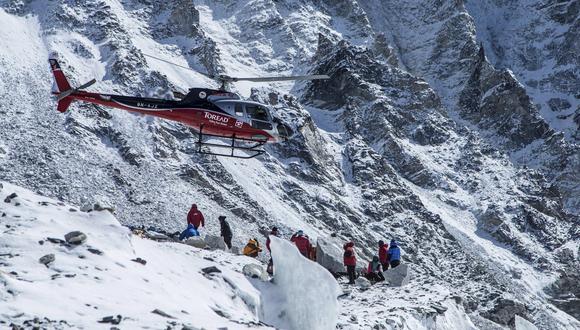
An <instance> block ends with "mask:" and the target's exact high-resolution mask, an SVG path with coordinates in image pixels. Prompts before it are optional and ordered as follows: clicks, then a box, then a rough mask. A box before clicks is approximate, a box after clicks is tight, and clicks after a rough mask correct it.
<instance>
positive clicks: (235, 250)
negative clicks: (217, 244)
mask: <svg viewBox="0 0 580 330" xmlns="http://www.w3.org/2000/svg"><path fill="white" fill-rule="evenodd" d="M230 252H231V253H232V254H240V247H239V246H236V245H232V248H231V249H230Z"/></svg>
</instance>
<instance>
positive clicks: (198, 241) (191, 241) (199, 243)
mask: <svg viewBox="0 0 580 330" xmlns="http://www.w3.org/2000/svg"><path fill="white" fill-rule="evenodd" d="M183 243H185V244H187V245H191V246H193V247H196V248H198V249H203V248H205V247H206V244H205V241H204V240H203V238H201V237H199V236H194V237H190V238H188V239H186V240H185V241H183Z"/></svg>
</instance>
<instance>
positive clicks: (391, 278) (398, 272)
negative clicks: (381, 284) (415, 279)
mask: <svg viewBox="0 0 580 330" xmlns="http://www.w3.org/2000/svg"><path fill="white" fill-rule="evenodd" d="M383 275H384V276H385V280H386V281H387V282H389V286H391V287H393V286H403V285H406V284H407V283H409V280H410V278H411V274H410V270H409V265H407V264H401V265H399V266H397V267H395V268H390V269H387V270H386V271H384V272H383Z"/></svg>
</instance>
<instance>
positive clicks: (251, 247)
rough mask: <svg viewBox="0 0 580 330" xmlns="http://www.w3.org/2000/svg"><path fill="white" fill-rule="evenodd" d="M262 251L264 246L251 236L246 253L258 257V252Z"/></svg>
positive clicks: (245, 249)
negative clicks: (261, 246)
mask: <svg viewBox="0 0 580 330" xmlns="http://www.w3.org/2000/svg"><path fill="white" fill-rule="evenodd" d="M259 252H262V248H260V243H259V242H258V240H257V239H255V238H251V239H250V240H249V241H248V244H246V246H245V247H244V251H243V253H244V255H245V256H248V257H253V258H256V257H258V253H259Z"/></svg>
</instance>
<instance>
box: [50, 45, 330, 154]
mask: <svg viewBox="0 0 580 330" xmlns="http://www.w3.org/2000/svg"><path fill="white" fill-rule="evenodd" d="M145 56H148V57H151V58H154V59H157V60H160V61H163V62H167V63H169V64H172V65H175V66H178V67H181V68H184V69H188V70H192V71H195V70H193V69H191V68H188V67H185V66H181V65H178V64H175V63H172V62H169V61H166V60H164V59H161V58H158V57H154V56H152V55H147V54H145ZM48 61H49V64H50V68H51V70H52V73H53V76H54V81H55V85H56V86H55V87H54V88H53V91H52V93H53V95H54V96H55V97H56V100H57V110H58V111H59V112H61V113H64V112H66V111H67V109H68V108H69V106H70V105H71V103H72V102H73V101H84V102H89V103H93V104H98V105H103V106H107V107H112V108H117V109H121V110H125V111H128V112H132V113H139V114H143V115H149V116H155V117H159V118H163V119H166V120H170V121H176V122H179V123H181V124H184V125H186V126H188V127H190V128H192V129H193V130H194V131H196V132H197V142H196V144H197V150H196V151H197V152H198V153H201V154H209V155H216V156H225V157H233V158H242V159H248V158H254V157H257V156H259V155H261V154H263V153H264V152H265V150H264V149H263V146H264V145H265V144H266V143H277V142H281V141H286V140H288V139H289V138H290V137H291V136H292V134H293V132H292V129H291V128H290V127H289V126H288V125H287V124H285V123H284V122H283V121H282V120H281V119H280V118H278V117H276V116H274V115H273V112H272V111H271V109H270V108H269V107H268V106H267V105H265V104H262V103H258V102H252V101H245V100H242V99H241V98H240V96H239V95H238V94H235V93H232V92H229V91H228V90H227V84H228V83H231V82H237V81H251V82H271V81H290V80H315V79H329V78H330V77H329V76H328V75H304V76H281V77H247V78H239V77H230V76H227V75H209V74H205V73H201V72H199V73H201V74H203V75H205V76H207V77H209V78H212V79H215V80H217V81H219V82H220V83H221V87H220V88H219V89H211V88H197V87H196V88H190V89H189V92H188V93H187V94H185V95H184V94H181V93H178V92H174V96H175V98H176V99H177V100H167V99H159V98H144V97H135V96H125V95H113V94H102V93H93V92H87V91H85V89H86V88H88V87H90V86H92V85H93V84H95V83H96V80H95V79H92V80H90V81H89V82H87V83H85V84H82V85H81V86H78V87H75V88H73V87H71V85H70V83H69V81H68V79H67V78H66V76H65V75H64V73H63V71H62V69H61V67H60V64H59V62H58V59H57V56H56V54H51V56H50V57H49V59H48ZM196 72H197V71H196ZM212 138H219V139H222V140H223V139H227V142H228V144H227V145H224V144H219V143H214V142H209V141H208V140H210V139H212ZM202 147H208V148H202ZM211 147H214V148H222V149H220V150H222V151H223V149H226V151H225V152H213V151H211ZM236 151H242V152H243V155H240V154H239V153H236Z"/></svg>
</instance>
